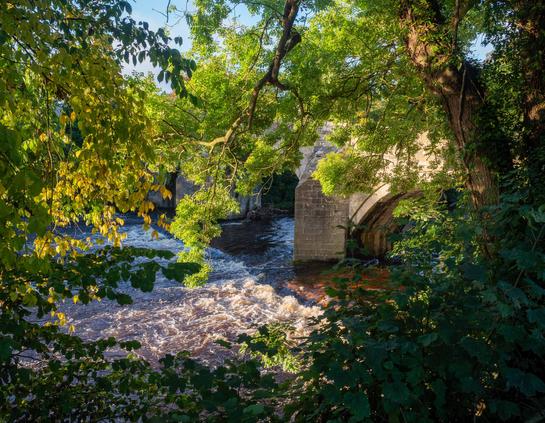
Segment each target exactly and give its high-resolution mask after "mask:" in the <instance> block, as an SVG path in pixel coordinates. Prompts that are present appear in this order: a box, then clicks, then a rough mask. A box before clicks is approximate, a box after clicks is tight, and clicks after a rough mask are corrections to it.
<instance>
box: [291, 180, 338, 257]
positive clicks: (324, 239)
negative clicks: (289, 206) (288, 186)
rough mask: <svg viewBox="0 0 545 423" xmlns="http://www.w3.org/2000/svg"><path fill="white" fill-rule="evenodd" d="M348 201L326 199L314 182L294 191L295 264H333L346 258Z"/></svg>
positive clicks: (300, 184)
mask: <svg viewBox="0 0 545 423" xmlns="http://www.w3.org/2000/svg"><path fill="white" fill-rule="evenodd" d="M348 205H349V204H348V200H346V199H343V198H336V197H326V196H325V195H324V194H323V193H322V189H321V187H320V183H319V182H318V181H316V180H314V179H312V178H308V179H306V180H304V181H301V182H300V183H299V185H297V188H296V189H295V239H294V260H296V261H329V260H331V261H333V260H338V259H340V258H342V257H344V248H345V231H344V230H343V229H341V228H338V227H337V225H345V224H346V219H347V216H348Z"/></svg>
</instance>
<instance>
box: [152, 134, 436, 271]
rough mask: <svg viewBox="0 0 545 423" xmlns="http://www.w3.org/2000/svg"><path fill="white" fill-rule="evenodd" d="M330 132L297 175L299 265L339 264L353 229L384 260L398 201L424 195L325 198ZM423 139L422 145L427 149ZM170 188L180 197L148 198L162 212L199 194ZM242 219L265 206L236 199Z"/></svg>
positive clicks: (420, 156)
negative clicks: (320, 167) (321, 168)
mask: <svg viewBox="0 0 545 423" xmlns="http://www.w3.org/2000/svg"><path fill="white" fill-rule="evenodd" d="M329 129H330V128H329V127H326V128H324V130H323V131H322V133H321V134H320V139H319V140H318V141H317V142H316V144H315V145H314V146H312V147H304V148H302V150H301V152H302V153H303V160H302V162H301V164H300V167H299V169H297V171H296V174H297V177H298V178H299V184H298V185H297V188H296V190H295V239H294V260H296V261H334V260H338V259H340V258H342V257H345V256H346V252H347V251H346V250H347V231H346V230H345V229H343V227H344V228H346V227H348V225H357V226H356V227H357V228H361V229H356V230H355V231H353V232H352V236H354V235H355V238H356V241H358V242H359V244H360V245H361V246H362V247H363V248H364V250H365V253H366V255H369V256H382V255H384V253H385V252H387V251H388V250H389V249H390V243H389V241H388V237H389V235H390V234H391V233H392V232H394V231H395V230H396V229H398V228H396V226H395V223H394V221H393V219H392V212H393V210H394V208H395V207H396V205H397V204H398V202H399V200H401V199H403V198H409V197H414V196H417V195H419V193H418V192H407V193H401V194H392V193H391V192H390V185H389V184H388V183H383V184H379V185H378V186H376V187H375V189H374V190H373V191H372V192H369V193H357V194H353V195H351V196H350V197H347V198H346V197H328V196H326V195H324V194H323V193H322V189H321V186H320V183H319V182H318V181H316V180H315V179H313V178H312V173H313V172H314V170H315V168H316V165H317V163H318V161H319V160H320V159H321V158H322V157H324V156H325V155H326V154H327V153H329V152H331V151H334V150H335V149H336V148H335V147H333V146H332V145H331V144H329V143H328V142H327V141H326V140H325V135H326V134H327V132H328V131H329ZM426 142H427V139H426V137H421V144H422V145H424V144H423V143H426ZM386 159H387V160H388V162H389V163H391V164H392V166H394V165H395V163H396V161H397V158H396V156H395V155H393V154H391V155H389V157H388V155H387V156H386ZM436 161H437V160H435V161H434V160H430V157H429V156H428V155H426V154H425V153H424V151H423V149H421V151H419V152H418V153H417V154H416V156H415V163H414V165H415V166H418V169H419V171H421V172H424V173H431V172H432V171H433V166H432V163H436ZM169 185H170V186H169V187H168V188H169V189H170V190H171V191H173V192H174V193H175V195H174V196H173V198H172V199H171V200H164V199H163V198H162V197H161V195H160V194H159V193H156V192H150V194H149V198H150V200H151V201H153V202H154V203H155V204H156V205H157V206H158V207H163V208H173V207H175V206H176V204H177V203H178V202H179V201H180V199H181V198H182V197H183V196H184V195H188V194H192V193H193V192H195V187H194V186H193V185H192V184H191V183H190V182H188V181H187V180H186V179H185V178H184V177H182V176H181V175H173V177H172V178H171V182H170V184H169ZM236 198H237V200H238V201H239V204H240V213H237V214H235V215H232V216H230V219H241V218H245V217H246V215H247V213H248V212H249V211H250V210H254V209H255V208H259V207H260V206H261V197H260V196H259V195H257V196H250V197H240V196H236Z"/></svg>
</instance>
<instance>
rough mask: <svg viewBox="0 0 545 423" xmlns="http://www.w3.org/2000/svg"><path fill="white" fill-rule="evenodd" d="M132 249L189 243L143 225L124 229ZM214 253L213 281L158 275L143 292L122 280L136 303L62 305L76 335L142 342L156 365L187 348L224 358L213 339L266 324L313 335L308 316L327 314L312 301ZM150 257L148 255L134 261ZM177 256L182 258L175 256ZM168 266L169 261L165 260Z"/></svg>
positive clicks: (207, 357) (211, 359)
mask: <svg viewBox="0 0 545 423" xmlns="http://www.w3.org/2000/svg"><path fill="white" fill-rule="evenodd" d="M124 230H125V231H126V233H127V238H126V239H125V241H124V245H126V246H134V247H145V248H154V249H161V250H170V251H172V252H178V251H180V250H181V249H182V248H183V244H182V243H181V242H179V241H177V240H175V239H173V238H172V237H170V236H167V235H165V234H159V238H158V239H152V237H151V232H149V231H148V232H146V231H144V230H143V228H142V227H141V226H139V225H130V226H127V227H125V229H124ZM209 257H210V261H211V264H212V266H213V268H214V271H213V273H212V275H211V278H210V281H211V282H209V283H207V284H206V285H204V286H202V287H199V288H193V289H190V288H185V287H184V286H182V285H181V284H179V283H178V282H176V281H172V280H169V279H167V278H166V277H164V276H163V274H162V273H161V272H158V273H157V279H156V283H155V287H154V290H153V291H152V292H149V293H143V292H141V291H139V290H137V289H134V288H132V287H131V286H130V284H129V283H123V285H122V288H121V289H122V290H123V291H124V292H126V293H128V294H129V295H131V296H132V298H133V304H131V305H125V306H120V305H118V304H117V303H115V302H113V301H109V300H106V299H105V300H102V301H100V302H93V303H91V304H87V305H81V304H68V303H66V304H65V305H64V306H63V307H62V309H63V311H64V312H65V314H66V315H67V318H68V320H69V323H70V324H73V325H74V326H75V329H76V332H75V333H76V334H77V335H79V336H81V337H83V338H84V339H87V340H94V339H98V338H105V337H109V336H113V337H115V338H117V339H118V340H121V341H126V340H137V341H139V342H140V343H141V344H142V348H141V349H140V350H138V352H137V353H138V354H139V355H141V356H143V357H144V358H146V359H148V360H150V361H152V362H156V361H157V360H158V359H159V358H160V357H161V356H163V355H165V354H167V353H170V354H174V353H176V352H178V351H182V350H187V351H190V352H191V353H192V355H193V356H195V357H197V358H198V359H200V360H202V361H204V362H208V363H211V364H218V363H220V362H221V361H222V360H223V359H224V358H225V356H226V354H228V353H227V352H226V350H225V349H224V348H222V347H221V346H219V345H217V344H216V343H215V342H214V341H215V340H217V339H218V338H222V339H227V340H230V341H234V340H235V339H236V337H237V336H238V335H239V334H242V333H249V332H253V331H255V329H256V328H257V327H258V326H260V325H263V324H267V323H271V322H289V323H290V324H291V325H292V326H294V328H295V333H294V336H303V335H304V334H306V333H307V332H308V330H309V329H308V319H309V318H311V317H315V316H317V315H319V314H320V313H321V311H320V308H319V307H316V306H306V305H303V304H300V303H299V301H298V300H297V299H296V298H294V297H291V296H281V295H278V294H277V293H276V292H275V290H274V288H273V287H272V286H270V285H266V284H260V283H258V282H257V280H256V277H254V276H252V275H251V273H250V271H249V269H248V268H246V267H245V265H244V264H243V263H241V262H239V261H237V260H234V259H233V258H232V257H230V256H228V255H226V254H224V253H222V252H221V251H219V250H214V249H211V250H210V252H209ZM140 260H147V259H144V258H138V259H136V262H138V261H140ZM172 260H173V261H175V260H176V259H175V258H174V259H172ZM161 261H162V262H163V263H166V262H167V261H168V260H165V259H161Z"/></svg>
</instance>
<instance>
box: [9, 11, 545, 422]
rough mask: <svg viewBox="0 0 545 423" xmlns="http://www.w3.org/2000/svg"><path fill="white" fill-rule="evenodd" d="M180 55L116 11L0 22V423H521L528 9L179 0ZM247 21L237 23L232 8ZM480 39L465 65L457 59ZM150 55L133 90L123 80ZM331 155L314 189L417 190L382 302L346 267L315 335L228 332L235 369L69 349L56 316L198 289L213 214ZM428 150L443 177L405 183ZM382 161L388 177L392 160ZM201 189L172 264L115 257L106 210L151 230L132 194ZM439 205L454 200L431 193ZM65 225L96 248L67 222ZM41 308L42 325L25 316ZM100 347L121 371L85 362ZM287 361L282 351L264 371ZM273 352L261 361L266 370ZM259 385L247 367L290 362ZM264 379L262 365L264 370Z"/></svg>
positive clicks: (531, 148) (536, 356) (536, 160)
mask: <svg viewBox="0 0 545 423" xmlns="http://www.w3.org/2000/svg"><path fill="white" fill-rule="evenodd" d="M193 6H194V9H193V10H192V11H190V12H187V11H182V10H181V9H180V10H177V9H176V8H175V7H170V9H169V13H179V14H183V15H184V16H185V18H186V20H187V23H188V25H189V26H190V28H191V37H192V42H193V46H192V49H191V51H189V52H187V53H184V55H182V54H181V53H180V52H179V51H178V50H177V49H174V48H172V46H171V45H172V41H174V42H178V43H180V42H181V40H180V39H176V40H170V37H169V35H168V31H166V30H165V29H159V30H158V31H152V30H151V29H150V27H149V25H148V24H147V23H146V22H137V21H135V20H134V19H133V18H131V5H130V3H129V2H127V1H121V0H100V1H95V0H49V1H46V0H18V1H7V2H2V3H1V4H0V75H1V78H0V103H1V105H2V107H1V108H0V139H1V142H0V170H1V171H0V234H1V241H2V242H1V243H0V307H1V314H0V398H1V404H0V419H3V420H7V421H50V420H54V421H72V420H73V421H80V420H93V421H94V420H110V421H115V420H116V419H125V420H134V421H139V419H140V420H141V421H148V420H150V421H198V420H202V421H324V422H325V421H351V422H356V421H392V422H397V421H404V422H423V421H467V420H469V419H473V420H474V421H476V420H483V421H497V420H498V419H499V420H502V421H521V420H526V421H537V420H536V419H540V418H542V417H543V409H544V405H543V402H544V396H543V395H544V393H545V373H544V370H543V369H544V367H543V357H544V353H545V338H544V329H545V326H544V322H545V308H544V301H543V299H544V296H545V287H544V283H545V271H544V270H545V248H544V247H545V241H544V239H543V237H544V233H543V232H544V227H545V205H544V204H545V203H544V199H545V190H544V188H543V187H544V183H543V182H544V180H543V174H544V171H545V147H544V145H545V143H544V141H545V135H544V129H545V125H544V120H545V91H544V88H545V75H544V63H545V60H544V58H545V5H544V4H542V2H538V1H533V0H479V1H477V0H384V1H380V2H376V1H369V0H354V1H345V0H328V1H325V0H324V1H307V0H271V1H268V0H266V1H258V2H256V1H254V0H244V1H240V2H239V1H224V0H221V1H220V0H199V1H196V2H195V4H194V5H193ZM239 7H243V8H245V9H246V10H248V12H249V13H250V14H251V15H252V16H253V17H254V20H253V21H252V22H253V23H246V24H245V23H244V22H241V21H239V20H237V19H236V18H233V17H232V15H233V13H235V11H236V9H237V8H239ZM480 40H482V41H483V42H486V43H488V44H490V45H491V46H492V50H491V52H490V54H489V55H488V57H486V58H482V57H479V58H477V57H475V55H474V54H473V53H472V49H473V48H474V47H475V45H476V44H478V43H479V42H481V41H480ZM145 59H149V60H150V61H151V62H152V63H153V64H154V65H157V66H159V67H160V69H161V70H160V73H159V74H158V77H157V78H158V80H159V81H166V82H168V83H170V85H171V87H172V90H173V93H172V94H170V95H166V94H164V93H161V92H160V91H159V90H158V89H157V88H156V86H155V83H154V81H153V80H152V79H151V78H149V77H148V78H146V77H145V76H142V75H134V76H132V77H125V76H123V73H122V66H123V63H128V62H132V63H138V62H142V61H143V60H145ZM326 124H327V125H330V127H331V128H332V131H331V133H330V134H328V135H327V139H328V140H329V141H330V142H331V143H333V144H335V145H336V146H338V147H339V149H338V150H337V151H336V152H333V153H330V154H329V155H327V157H326V158H325V159H324V160H322V161H321V162H320V164H319V166H318V168H317V171H316V172H315V174H314V177H315V178H317V179H318V180H319V181H320V182H321V184H322V187H323V189H324V191H325V192H326V193H328V194H336V195H349V194H351V193H353V192H366V191H368V190H370V189H372V188H373V186H374V185H376V183H377V179H378V178H381V179H386V180H387V181H388V182H389V183H390V184H391V187H392V190H394V191H397V192H407V191H410V190H415V189H418V190H420V191H422V192H423V194H424V195H423V197H421V198H419V199H416V200H411V201H410V202H404V203H402V204H400V206H399V208H398V210H397V218H398V219H400V222H402V223H403V222H404V223H409V225H407V227H408V228H409V229H408V230H407V231H406V232H405V233H404V234H402V235H400V236H399V238H400V239H398V240H397V242H396V243H395V244H394V251H393V254H394V255H395V256H396V257H398V258H399V259H400V261H401V263H400V264H399V265H397V266H395V267H393V268H392V273H391V277H390V278H389V285H388V287H389V289H388V290H381V291H378V292H375V291H369V290H366V289H364V288H362V287H357V288H354V284H356V285H357V284H358V283H359V282H360V281H361V278H362V276H361V274H362V270H361V267H359V265H355V267H354V268H351V269H350V271H351V272H353V274H354V275H355V276H354V278H353V279H347V278H340V279H339V280H338V281H337V282H338V284H339V286H338V288H336V289H331V290H330V294H331V296H332V297H333V298H335V300H334V301H332V304H330V306H328V307H326V308H325V312H324V316H323V318H322V319H321V320H320V322H318V323H317V325H316V328H315V331H314V332H313V334H312V335H311V336H310V337H309V338H308V339H307V340H305V342H304V343H303V344H302V345H299V346H297V347H296V348H292V347H293V345H290V344H289V343H288V342H287V339H288V338H287V336H286V335H285V334H284V333H283V330H284V329H279V328H273V329H267V328H262V329H261V330H260V331H259V332H258V334H257V335H256V336H254V337H243V338H242V339H241V340H240V341H241V342H245V345H246V346H245V347H244V348H246V350H247V351H250V353H251V354H250V355H251V356H252V357H253V358H252V359H250V360H247V361H240V362H239V361H237V360H234V361H230V362H227V363H226V364H225V366H220V367H218V368H216V369H209V368H206V367H205V366H203V365H201V364H199V363H197V362H195V361H193V360H191V359H190V358H188V357H187V355H186V354H185V353H180V354H178V355H177V356H176V357H173V356H166V357H165V358H164V359H163V360H162V361H161V363H160V366H159V367H158V368H154V367H152V366H151V365H150V364H149V363H147V362H145V361H144V360H142V359H139V358H138V357H137V356H136V355H135V354H134V353H132V352H131V351H133V350H135V349H137V348H138V345H139V344H138V341H137V340H135V341H129V342H122V343H118V342H117V341H116V340H114V339H102V340H98V341H95V342H86V341H83V340H82V339H81V338H80V337H78V336H77V335H76V334H73V333H71V332H70V329H69V328H66V327H65V323H66V322H65V316H64V314H63V313H62V312H60V311H59V308H58V305H59V304H60V303H61V302H62V301H64V300H70V301H73V302H82V303H84V304H87V303H89V302H91V301H96V300H99V299H102V298H108V299H110V300H115V301H117V302H118V303H119V304H124V305H126V304H130V302H131V298H130V297H129V296H128V295H126V294H125V293H123V292H122V290H120V289H119V286H120V282H121V281H130V283H131V285H132V286H133V287H135V288H138V289H141V290H143V291H149V290H151V289H152V288H153V282H154V279H155V277H156V274H157V272H158V271H161V272H162V273H163V274H164V275H165V276H167V277H168V278H171V279H174V280H178V281H180V282H183V283H185V284H186V285H189V286H192V285H196V284H198V283H204V281H205V279H206V275H207V272H208V270H209V267H208V265H207V263H206V260H205V249H206V247H207V246H208V245H209V242H210V240H211V239H212V238H213V237H215V236H217V235H218V234H219V233H220V227H219V225H218V220H220V219H223V218H225V217H227V216H228V215H229V213H232V212H233V211H235V210H236V209H237V203H236V201H235V200H234V199H233V192H235V191H236V192H238V193H240V194H243V195H252V194H254V193H255V192H256V190H259V189H263V188H266V187H267V186H268V184H270V183H271V178H274V177H275V176H274V175H282V174H284V173H285V172H286V171H293V170H294V168H296V167H297V165H298V163H299V161H300V159H301V153H300V148H301V147H302V146H308V145H312V144H313V143H314V142H315V141H316V139H317V138H318V135H319V133H320V131H321V130H322V128H323V127H324V126H325V125H326ZM422 134H426V136H427V139H428V140H429V145H428V146H427V147H426V148H427V149H428V152H429V153H434V154H436V155H438V156H439V157H440V158H441V163H438V166H439V164H440V166H439V168H438V171H437V173H436V174H435V177H434V178H433V180H428V179H427V178H423V177H422V176H421V175H420V173H419V172H418V169H415V168H414V163H415V160H414V156H415V154H416V153H417V152H418V151H419V149H420V148H421V145H419V139H421V135H422ZM390 154H395V155H396V157H397V158H398V160H397V161H396V163H395V166H394V169H393V171H392V172H391V173H388V174H386V173H385V172H384V169H385V168H386V167H388V166H390V165H391V163H390V162H389V159H388V157H389V155H390ZM172 171H179V172H181V173H182V174H183V175H184V176H185V177H186V178H187V179H189V180H190V181H191V182H193V183H195V184H196V186H197V190H196V192H195V193H194V194H193V195H191V196H186V197H184V198H183V199H182V200H181V201H180V203H179V204H178V206H177V210H176V216H175V217H174V219H173V221H172V222H169V221H168V219H166V217H165V216H164V215H159V216H158V217H157V219H156V221H155V222H154V223H156V224H158V225H159V226H162V227H164V228H165V229H169V230H171V232H172V233H173V234H174V235H175V236H177V237H179V238H181V239H182V240H183V241H184V244H185V246H186V247H188V249H185V250H184V251H182V252H180V257H179V261H178V262H177V263H170V264H168V265H165V264H164V262H162V261H161V260H149V261H145V262H142V263H141V262H138V263H137V264H136V265H135V264H134V263H133V258H134V257H136V256H145V257H148V258H150V259H153V258H154V257H159V258H171V256H172V254H171V253H169V252H165V251H150V250H147V249H134V248H121V245H122V241H123V236H122V234H121V233H120V227H121V226H122V225H123V223H124V222H123V218H122V215H120V213H127V212H133V213H136V214H137V215H138V216H140V217H141V218H142V219H143V222H144V225H145V226H146V227H149V226H150V225H151V224H152V214H151V212H152V211H153V210H154V205H153V203H152V202H151V201H149V199H148V193H149V192H150V191H153V190H154V191H159V192H160V193H161V195H162V196H164V197H166V198H167V197H170V196H172V193H171V192H170V191H169V190H168V189H167V188H165V186H164V185H162V184H161V178H162V176H164V174H165V173H167V172H172ZM445 189H454V190H456V191H457V192H458V194H459V195H458V197H459V199H458V201H457V204H456V207H455V208H454V209H453V208H452V207H447V205H446V204H445V203H444V202H443V201H442V200H441V199H442V198H443V197H444V196H443V191H444V190H445ZM74 224H86V225H89V226H91V227H92V230H93V231H94V233H96V234H100V235H101V237H102V240H103V241H107V242H108V243H109V245H108V246H106V247H104V246H101V245H93V242H92V240H91V239H90V238H88V239H81V238H78V237H74V236H70V235H69V234H67V233H66V232H65V231H64V232H63V230H62V229H63V228H66V227H69V226H70V225H74ZM48 315H50V316H51V318H49V319H47V322H46V323H45V324H44V321H43V320H42V321H40V320H39V319H45V318H46V317H47V316H48ZM113 347H119V348H122V349H124V350H125V351H126V352H127V355H126V357H123V358H120V359H109V358H107V352H108V350H110V349H111V348H113ZM290 354H294V355H295V356H296V358H295V359H293V358H286V355H290ZM279 355H280V358H278V356H279ZM294 360H296V361H297V360H298V365H297V366H294V365H292V366H291V370H294V369H295V370H294V371H296V373H295V374H294V375H292V377H291V378H289V380H288V382H287V383H284V384H278V383H276V382H275V380H274V378H273V376H272V375H271V373H268V371H263V365H265V366H266V365H271V363H273V364H279V363H280V364H281V363H293V361H294ZM260 363H261V364H260Z"/></svg>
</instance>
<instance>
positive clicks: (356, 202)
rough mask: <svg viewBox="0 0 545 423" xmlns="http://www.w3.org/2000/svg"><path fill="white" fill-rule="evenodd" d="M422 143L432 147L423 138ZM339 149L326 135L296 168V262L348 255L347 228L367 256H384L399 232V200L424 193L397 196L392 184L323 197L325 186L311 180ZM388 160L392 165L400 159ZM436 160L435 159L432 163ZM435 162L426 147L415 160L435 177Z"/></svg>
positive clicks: (324, 259) (423, 169)
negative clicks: (395, 215)
mask: <svg viewBox="0 0 545 423" xmlns="http://www.w3.org/2000/svg"><path fill="white" fill-rule="evenodd" d="M419 142H420V145H422V146H423V145H425V143H427V138H426V137H425V136H422V137H420V139H419ZM334 150H335V148H334V147H333V146H331V144H329V143H327V142H326V141H325V140H324V137H323V136H322V137H321V138H320V140H318V142H317V143H316V144H315V145H314V146H313V147H305V148H303V149H302V153H303V156H304V158H303V161H302V162H301V166H300V167H299V169H298V170H297V172H296V173H297V176H298V178H299V184H298V185H297V188H296V190H295V240H294V260H295V261H300V262H301V261H335V260H338V259H340V258H343V257H345V256H346V253H347V237H348V236H347V234H348V231H347V230H346V229H344V228H347V227H348V226H349V225H357V226H356V228H359V229H356V230H355V231H353V232H352V236H353V237H355V238H356V241H357V242H358V243H359V245H360V246H361V247H363V250H364V254H365V255H368V256H375V257H379V256H382V255H384V253H386V252H387V251H388V250H389V249H390V247H391V245H390V242H389V240H388V238H389V235H390V234H391V233H392V232H395V231H396V230H397V229H398V228H397V227H396V225H395V222H394V220H393V218H392V212H393V210H394V209H395V207H396V206H397V204H398V202H399V200H401V199H404V198H410V197H415V196H418V195H420V193H419V192H418V191H414V192H407V193H400V194H392V193H391V192H390V185H389V184H388V183H383V184H379V185H378V186H376V187H375V188H374V190H373V191H372V192H369V193H357V194H353V195H351V196H350V197H334V196H333V197H328V196H326V195H324V194H323V193H322V189H321V186H320V183H319V182H318V181H316V180H315V179H313V178H312V172H313V171H314V170H315V168H316V165H317V162H318V161H319V160H320V159H321V158H322V157H324V156H325V155H326V154H327V153H329V152H331V151H334ZM389 156H390V157H387V159H388V160H389V162H390V163H392V166H394V165H395V163H396V161H397V158H396V156H395V155H393V154H391V155H389ZM432 159H433V160H432ZM432 159H431V158H430V156H429V155H427V154H426V153H425V152H424V149H423V148H422V149H421V150H420V151H419V152H417V153H416V155H415V157H414V160H415V162H414V165H415V166H417V167H418V170H419V173H421V174H422V173H423V174H424V175H426V174H431V173H432V172H433V170H434V169H435V167H434V166H435V165H436V164H437V158H435V157H433V158H432Z"/></svg>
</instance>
